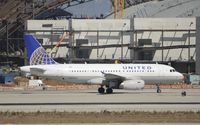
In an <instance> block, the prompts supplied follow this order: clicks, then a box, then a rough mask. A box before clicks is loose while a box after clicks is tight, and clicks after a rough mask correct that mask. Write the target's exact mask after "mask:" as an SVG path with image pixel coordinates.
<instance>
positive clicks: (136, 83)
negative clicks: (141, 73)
mask: <svg viewBox="0 0 200 125" xmlns="http://www.w3.org/2000/svg"><path fill="white" fill-rule="evenodd" d="M119 88H120V89H130V90H139V89H143V88H144V81H143V80H126V81H123V82H122V83H121V84H120V86H119Z"/></svg>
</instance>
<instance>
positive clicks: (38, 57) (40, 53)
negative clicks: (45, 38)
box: [24, 34, 56, 65]
mask: <svg viewBox="0 0 200 125" xmlns="http://www.w3.org/2000/svg"><path fill="white" fill-rule="evenodd" d="M24 43H25V48H26V51H27V59H28V61H29V64H30V65H46V64H56V62H55V61H54V60H53V59H52V58H51V57H50V56H49V55H48V53H47V52H46V50H45V49H44V48H43V47H42V46H41V44H40V43H39V42H38V40H37V39H36V38H35V37H34V36H32V35H30V34H24Z"/></svg>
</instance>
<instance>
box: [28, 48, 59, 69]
mask: <svg viewBox="0 0 200 125" xmlns="http://www.w3.org/2000/svg"><path fill="white" fill-rule="evenodd" d="M55 63H56V62H55V61H54V60H53V59H52V58H50V57H49V55H48V53H47V52H46V51H45V49H44V48H42V47H39V48H37V49H36V50H35V51H34V52H33V53H32V55H31V58H30V65H45V64H55Z"/></svg>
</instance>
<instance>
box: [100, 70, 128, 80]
mask: <svg viewBox="0 0 200 125" xmlns="http://www.w3.org/2000/svg"><path fill="white" fill-rule="evenodd" d="M102 74H104V77H105V79H106V80H118V79H120V80H125V79H126V78H125V77H124V76H120V75H116V74H111V73H103V72H102Z"/></svg>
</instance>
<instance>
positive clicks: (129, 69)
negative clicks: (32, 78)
mask: <svg viewBox="0 0 200 125" xmlns="http://www.w3.org/2000/svg"><path fill="white" fill-rule="evenodd" d="M24 42H25V47H26V50H27V58H28V60H29V63H30V65H29V66H22V67H20V69H21V71H23V72H25V73H29V74H30V75H36V76H40V77H43V78H48V79H56V80H63V81H67V82H73V83H87V84H99V85H100V87H99V88H98V92H99V93H108V94H109V93H113V88H117V89H131V90H136V89H143V88H144V85H145V83H157V84H165V83H174V82H179V81H182V80H183V75H182V74H181V73H179V72H177V71H176V70H175V69H174V68H172V67H171V66H168V65H161V64H58V63H57V62H55V61H54V60H53V59H52V58H51V57H50V56H49V55H48V53H47V52H46V51H45V49H44V48H43V47H42V46H41V44H40V43H39V42H38V40H37V39H36V38H35V37H34V36H32V35H30V34H25V35H24ZM104 86H105V87H106V89H105V88H104Z"/></svg>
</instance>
